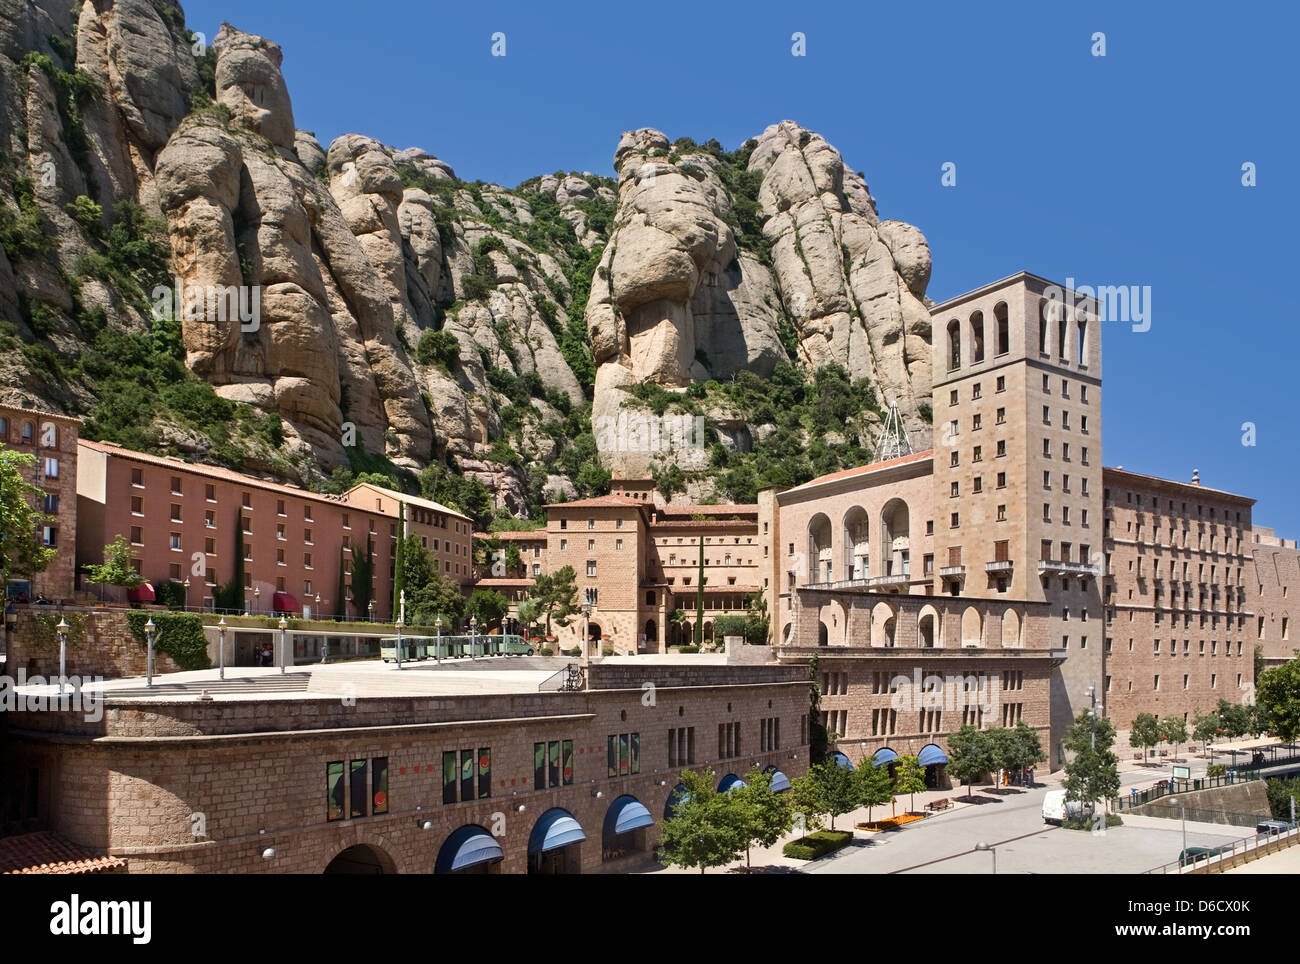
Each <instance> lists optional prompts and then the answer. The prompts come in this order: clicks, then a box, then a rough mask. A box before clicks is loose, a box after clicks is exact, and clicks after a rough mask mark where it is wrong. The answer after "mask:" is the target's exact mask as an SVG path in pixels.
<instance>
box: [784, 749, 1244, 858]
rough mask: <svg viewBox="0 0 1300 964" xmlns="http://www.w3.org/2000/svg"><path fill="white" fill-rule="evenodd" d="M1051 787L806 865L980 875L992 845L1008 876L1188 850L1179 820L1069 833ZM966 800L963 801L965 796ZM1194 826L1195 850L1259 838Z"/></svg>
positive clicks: (1142, 776)
mask: <svg viewBox="0 0 1300 964" xmlns="http://www.w3.org/2000/svg"><path fill="white" fill-rule="evenodd" d="M1150 782H1151V775H1150V774H1149V773H1142V772H1128V773H1122V774H1121V784H1122V786H1124V787H1128V786H1132V785H1134V784H1149V783H1150ZM1049 789H1055V785H1054V786H1051V787H1038V788H1035V789H1033V790H1013V791H1009V792H1007V793H1006V794H1005V795H1000V796H994V795H993V794H992V793H990V792H989V791H988V790H987V789H985V790H984V791H983V792H981V791H980V790H979V789H977V790H976V791H975V794H974V796H975V799H977V800H978V799H981V798H983V799H985V800H986V801H987V802H985V803H981V804H979V805H976V806H970V807H964V808H962V809H961V810H957V811H954V812H952V813H941V814H937V815H935V816H933V817H930V818H927V819H926V820H922V821H919V822H917V823H913V824H910V825H908V826H907V827H905V828H904V829H903V830H901V831H897V832H892V833H879V834H871V835H869V836H868V837H867V839H862V837H863V836H864V835H863V834H861V833H859V835H858V837H859V839H858V840H857V841H856V842H855V844H854V845H853V846H851V847H847V848H845V849H844V850H842V851H840V852H839V853H837V854H834V855H832V856H829V857H826V858H823V859H822V860H818V861H815V862H814V863H812V864H809V865H805V867H804V868H803V870H804V872H805V873H810V874H891V873H922V874H924V873H940V874H979V873H989V872H991V871H992V869H993V859H994V858H993V855H992V854H989V853H985V852H972V851H973V849H974V847H975V844H976V843H978V842H980V841H984V842H986V843H988V844H989V845H990V846H993V847H996V855H997V856H996V859H997V872H998V873H1000V874H1002V873H1008V874H1044V873H1055V874H1060V873H1077V874H1130V873H1141V872H1143V871H1146V870H1150V869H1152V868H1154V867H1157V866H1159V865H1160V864H1164V863H1168V862H1170V861H1174V860H1177V859H1178V854H1179V851H1180V850H1181V849H1182V847H1183V837H1182V828H1181V826H1180V824H1179V823H1178V821H1174V820H1157V819H1154V818H1136V819H1135V820H1134V822H1135V824H1136V823H1140V824H1142V826H1125V827H1111V828H1110V829H1108V830H1106V832H1105V833H1104V834H1092V833H1089V832H1085V831H1079V830H1062V829H1060V828H1059V827H1053V826H1049V825H1047V824H1044V823H1043V817H1042V804H1043V797H1044V796H1045V795H1046V794H1047V792H1048V790H1049ZM958 796H961V795H960V794H958ZM1213 830H1214V831H1215V832H1210V833H1207V832H1203V831H1201V830H1199V829H1197V828H1189V829H1188V833H1187V845H1188V846H1192V847H1197V846H1201V847H1203V846H1218V845H1220V844H1225V843H1230V842H1231V841H1232V840H1234V839H1238V838H1240V837H1242V836H1247V835H1251V834H1253V833H1254V828H1253V827H1252V828H1236V827H1228V826H1224V827H1222V828H1218V827H1215V828H1213Z"/></svg>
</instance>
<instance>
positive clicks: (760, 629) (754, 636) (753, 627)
mask: <svg viewBox="0 0 1300 964" xmlns="http://www.w3.org/2000/svg"><path fill="white" fill-rule="evenodd" d="M748 602H749V608H748V609H747V610H746V611H745V642H747V643H749V645H751V646H766V645H767V641H768V633H769V632H770V630H771V620H770V619H769V618H768V615H767V599H766V598H764V595H763V587H762V586H759V587H758V589H757V590H755V591H754V592H753V593H751V594H750V596H749V600H748Z"/></svg>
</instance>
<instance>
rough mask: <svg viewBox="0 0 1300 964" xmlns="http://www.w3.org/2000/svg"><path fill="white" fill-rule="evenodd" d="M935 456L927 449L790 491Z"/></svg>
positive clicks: (833, 475) (817, 480) (833, 474)
mask: <svg viewBox="0 0 1300 964" xmlns="http://www.w3.org/2000/svg"><path fill="white" fill-rule="evenodd" d="M933 456H934V449H926V450H925V451H924V452H913V453H912V454H911V455H903V456H900V457H899V458H896V459H886V460H885V461H884V462H872V463H871V464H870V465H859V466H856V467H855V468H851V469H841V470H840V471H839V472H832V473H830V474H829V475H821V476H818V477H817V478H815V479H812V480H810V481H808V482H805V483H804V484H803V485H798V486H795V487H794V488H793V489H790V490H789V491H791V492H797V491H798V490H799V489H804V488H807V487H808V486H811V485H821V484H822V483H824V482H835V481H837V480H839V479H851V478H854V477H855V476H859V475H867V474H869V473H871V472H875V471H877V470H879V469H887V468H890V467H892V466H895V465H906V464H908V463H909V462H920V461H922V460H925V459H929V458H932V457H933ZM783 494H784V493H783Z"/></svg>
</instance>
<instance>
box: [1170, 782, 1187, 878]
mask: <svg viewBox="0 0 1300 964" xmlns="http://www.w3.org/2000/svg"><path fill="white" fill-rule="evenodd" d="M1174 804H1177V805H1178V809H1179V810H1180V811H1181V812H1182V818H1183V853H1181V854H1179V855H1178V866H1180V867H1181V866H1182V865H1183V854H1186V853H1187V807H1186V805H1184V803H1183V801H1181V800H1179V799H1178V798H1177V797H1170V798H1169V805H1170V806H1171V807H1172V806H1173V805H1174Z"/></svg>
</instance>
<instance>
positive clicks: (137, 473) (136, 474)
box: [131, 469, 144, 488]
mask: <svg viewBox="0 0 1300 964" xmlns="http://www.w3.org/2000/svg"><path fill="white" fill-rule="evenodd" d="M131 484H132V485H134V486H138V487H140V488H144V469H132V470H131Z"/></svg>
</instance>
